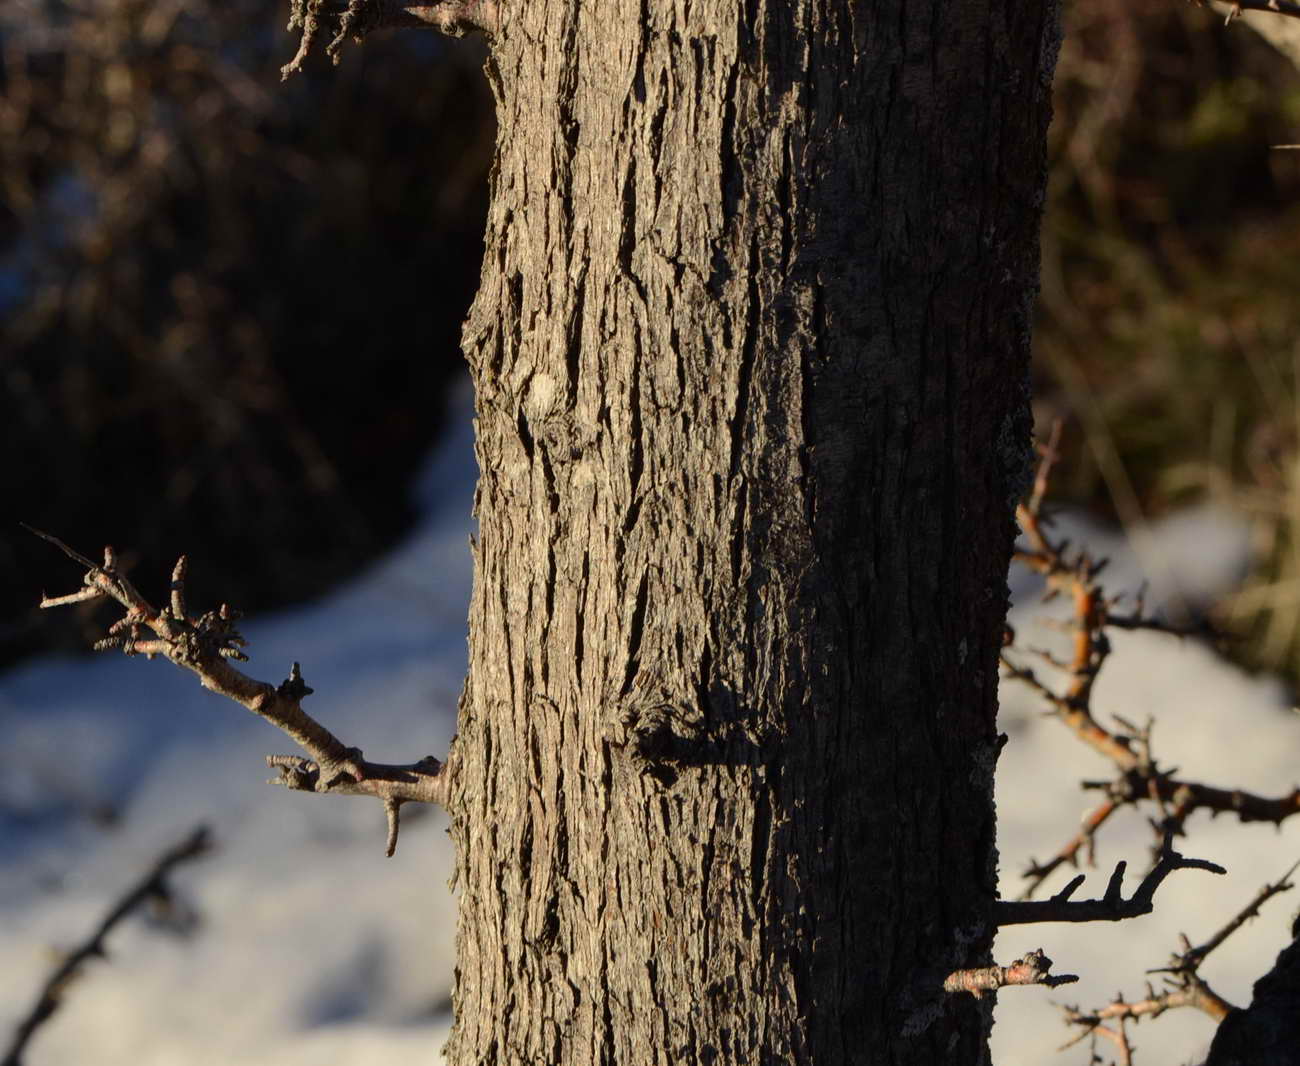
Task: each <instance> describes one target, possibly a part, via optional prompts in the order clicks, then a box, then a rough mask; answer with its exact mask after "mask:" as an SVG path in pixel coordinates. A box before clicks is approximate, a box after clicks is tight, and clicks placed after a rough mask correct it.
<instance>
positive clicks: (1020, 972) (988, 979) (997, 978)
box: [943, 948, 1079, 999]
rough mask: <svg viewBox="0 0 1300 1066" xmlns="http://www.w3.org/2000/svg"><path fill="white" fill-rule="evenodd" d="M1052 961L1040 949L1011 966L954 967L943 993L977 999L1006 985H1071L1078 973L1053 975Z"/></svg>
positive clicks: (944, 984) (1052, 986)
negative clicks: (959, 994)
mask: <svg viewBox="0 0 1300 1066" xmlns="http://www.w3.org/2000/svg"><path fill="white" fill-rule="evenodd" d="M1051 968H1052V960H1051V959H1049V958H1048V957H1047V956H1046V955H1044V954H1043V949H1042V948H1039V949H1038V950H1037V951H1031V952H1029V954H1027V955H1025V956H1024V958H1020V959H1017V960H1016V961H1015V962H1013V963H1012V964H1011V965H1010V966H981V967H978V968H977V969H973V970H955V971H954V972H953V973H950V974H949V975H948V976H947V977H946V978H944V982H943V990H944V991H945V992H969V993H970V994H971V995H973V996H974V997H975V998H976V999H979V998H980V997H981V996H983V995H984V993H985V992H995V991H997V989H999V988H1006V987H1007V986H1009V985H1046V986H1047V987H1048V988H1055V987H1056V986H1057V985H1068V984H1073V983H1074V982H1075V981H1077V980H1078V979H1079V976H1078V974H1072V973H1062V974H1052V973H1050V972H1049V971H1050V970H1051Z"/></svg>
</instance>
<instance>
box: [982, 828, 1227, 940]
mask: <svg viewBox="0 0 1300 1066" xmlns="http://www.w3.org/2000/svg"><path fill="white" fill-rule="evenodd" d="M1126 866H1127V864H1126V863H1124V862H1118V863H1116V864H1115V870H1114V872H1113V873H1112V874H1111V875H1110V881H1109V882H1108V883H1107V885H1106V893H1105V895H1103V896H1102V897H1101V899H1083V900H1072V899H1070V897H1071V896H1072V895H1074V893H1075V890H1076V889H1078V887H1079V886H1080V885H1082V884H1083V882H1084V881H1085V880H1086V878H1085V876H1084V875H1083V874H1079V875H1078V876H1077V877H1075V878H1074V879H1073V880H1072V881H1070V883H1069V884H1068V885H1066V886H1065V887H1064V888H1063V889H1061V891H1060V892H1058V893H1057V894H1056V895H1054V896H1052V897H1051V899H1041V900H1038V899H1031V900H1005V899H1000V900H995V901H994V903H993V920H994V921H995V922H996V923H997V924H998V925H999V926H1005V925H1021V924H1024V923H1026V922H1118V921H1122V920H1123V919H1125V918H1137V917H1140V916H1141V915H1143V914H1150V913H1151V911H1152V910H1154V908H1155V904H1154V903H1153V899H1154V897H1155V894H1156V889H1158V888H1159V887H1160V885H1161V883H1162V882H1163V881H1164V879H1165V878H1166V877H1168V876H1169V875H1170V874H1171V873H1173V872H1174V871H1175V870H1209V871H1210V873H1215V874H1224V873H1227V872H1228V871H1227V870H1225V869H1224V868H1223V867H1222V866H1220V865H1218V864H1217V863H1213V862H1207V861H1206V860H1205V859H1188V858H1184V857H1183V856H1182V855H1179V854H1178V852H1176V851H1174V850H1173V848H1172V847H1170V840H1169V838H1166V840H1165V844H1164V847H1163V848H1162V849H1161V852H1160V859H1159V861H1158V862H1157V863H1156V864H1155V866H1154V867H1153V868H1152V869H1151V872H1150V873H1148V874H1147V875H1146V877H1144V878H1143V879H1142V883H1141V884H1139V885H1138V887H1137V888H1136V889H1135V890H1134V892H1133V895H1132V896H1130V897H1129V898H1128V899H1125V898H1124V894H1123V885H1124V870H1125V868H1126Z"/></svg>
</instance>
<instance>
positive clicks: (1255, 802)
mask: <svg viewBox="0 0 1300 1066" xmlns="http://www.w3.org/2000/svg"><path fill="white" fill-rule="evenodd" d="M1059 440H1060V427H1059V425H1057V426H1055V427H1053V430H1052V435H1051V436H1050V437H1049V439H1048V441H1047V442H1046V443H1045V444H1044V445H1043V446H1041V448H1040V452H1041V455H1042V460H1041V462H1040V464H1039V467H1038V472H1037V475H1036V477H1035V480H1034V487H1033V490H1032V492H1031V494H1030V496H1029V498H1028V499H1027V500H1026V501H1025V502H1024V503H1022V504H1021V505H1020V507H1019V508H1018V510H1017V518H1018V520H1019V522H1020V527H1021V529H1022V530H1023V531H1024V534H1025V540H1026V542H1027V543H1026V546H1025V547H1022V548H1018V549H1017V550H1016V552H1015V555H1014V558H1015V559H1016V561H1018V562H1019V563H1021V564H1022V565H1024V566H1027V567H1028V568H1029V569H1031V570H1033V571H1035V572H1036V573H1038V574H1041V575H1042V576H1043V578H1044V580H1045V582H1046V591H1045V594H1044V599H1047V600H1050V599H1053V598H1055V597H1057V596H1068V597H1070V601H1071V604H1072V607H1073V611H1072V614H1073V620H1072V624H1071V628H1072V632H1073V639H1072V653H1071V655H1070V658H1069V659H1068V660H1067V661H1062V660H1059V659H1057V658H1055V657H1054V656H1052V655H1050V654H1049V653H1047V652H1042V651H1038V652H1031V654H1034V655H1036V657H1037V658H1038V659H1040V660H1042V661H1043V662H1045V663H1046V664H1047V666H1048V668H1049V669H1051V670H1055V671H1058V672H1060V673H1062V674H1063V675H1064V677H1065V683H1064V686H1063V687H1061V688H1060V689H1059V690H1058V688H1056V687H1054V685H1052V684H1048V683H1047V682H1046V681H1044V680H1042V678H1041V677H1040V676H1039V675H1038V673H1036V672H1035V671H1034V670H1033V669H1031V668H1029V667H1028V666H1026V665H1024V664H1023V662H1021V661H1018V659H1019V658H1020V656H1023V655H1024V654H1025V652H1023V651H1022V652H1020V653H1019V654H1017V651H1016V649H1015V648H1014V647H1013V648H1008V649H1007V650H1006V651H1004V652H1003V655H1002V665H1003V668H1004V670H1005V672H1006V675H1007V676H1008V677H1010V678H1012V679H1014V680H1017V681H1020V682H1021V683H1023V684H1025V685H1028V686H1029V687H1030V688H1032V689H1033V690H1034V691H1035V692H1037V693H1038V695H1039V696H1040V697H1041V698H1042V700H1043V702H1044V703H1045V704H1046V705H1047V708H1048V713H1049V714H1050V715H1051V716H1053V717H1055V718H1058V719H1059V720H1060V721H1061V722H1062V723H1063V724H1064V725H1065V726H1066V727H1067V728H1069V729H1070V730H1071V731H1072V732H1073V733H1074V734H1075V735H1076V736H1077V737H1078V738H1079V739H1080V740H1081V741H1083V742H1084V743H1085V744H1087V745H1088V746H1089V747H1091V748H1092V749H1093V750H1094V751H1096V752H1098V753H1099V754H1101V755H1104V756H1106V758H1108V759H1109V760H1110V761H1111V762H1112V763H1113V764H1114V765H1115V768H1116V770H1117V771H1118V776H1117V777H1116V778H1115V779H1114V780H1112V781H1100V782H1097V781H1094V782H1085V783H1084V787H1085V788H1092V789H1097V790H1099V791H1101V792H1103V793H1104V796H1105V799H1104V800H1103V802H1102V803H1100V804H1099V805H1097V806H1096V807H1094V808H1093V809H1092V810H1091V811H1089V812H1088V813H1087V814H1086V815H1085V817H1084V822H1083V826H1082V828H1081V829H1080V831H1079V832H1078V833H1076V834H1075V835H1074V836H1073V837H1072V838H1071V839H1070V840H1069V841H1067V842H1066V843H1065V844H1064V845H1063V846H1062V847H1061V848H1060V849H1059V850H1058V851H1057V853H1056V854H1055V855H1054V856H1053V857H1052V858H1051V859H1050V860H1048V861H1047V862H1043V863H1039V862H1036V861H1031V863H1030V865H1029V868H1028V869H1027V870H1026V871H1025V877H1026V878H1027V879H1028V884H1027V885H1026V888H1025V891H1024V893H1023V896H1022V898H1024V899H1028V898H1030V897H1031V896H1032V895H1033V894H1034V892H1035V891H1036V890H1037V889H1038V888H1039V887H1040V886H1041V885H1042V883H1043V882H1044V881H1045V880H1046V879H1047V877H1048V876H1050V875H1051V874H1052V873H1053V872H1054V871H1055V870H1056V869H1057V868H1058V867H1060V866H1061V865H1063V864H1064V863H1070V864H1072V865H1074V866H1078V859H1079V852H1080V851H1081V850H1082V851H1084V853H1085V855H1086V858H1087V860H1088V862H1089V864H1090V865H1091V863H1092V859H1093V849H1094V843H1095V839H1096V834H1097V832H1098V831H1099V830H1100V829H1101V827H1102V826H1103V825H1104V824H1105V823H1106V821H1107V820H1108V819H1109V818H1110V817H1111V815H1112V814H1114V813H1115V812H1116V811H1117V810H1119V809H1120V808H1121V807H1125V806H1137V805H1138V804H1140V803H1143V802H1150V803H1153V804H1155V805H1156V807H1157V809H1158V811H1159V812H1160V817H1159V819H1156V820H1153V822H1152V825H1153V827H1154V829H1155V831H1156V834H1157V837H1158V838H1163V837H1164V836H1165V835H1166V833H1168V832H1172V833H1174V834H1175V835H1178V834H1181V833H1182V832H1183V830H1184V827H1185V824H1186V822H1187V819H1188V817H1189V816H1190V815H1191V814H1192V813H1193V812H1195V811H1197V810H1208V811H1210V812H1211V813H1212V814H1220V813H1232V814H1236V815H1237V817H1238V818H1239V819H1240V820H1241V821H1243V822H1252V821H1268V822H1273V823H1274V824H1278V823H1281V822H1282V821H1283V820H1284V819H1286V818H1288V817H1290V816H1291V815H1293V814H1296V813H1300V788H1296V789H1292V791H1291V792H1290V793H1288V794H1286V795H1283V796H1278V797H1267V796H1259V795H1255V794H1253V793H1250V792H1245V791H1242V790H1240V789H1223V788H1214V787H1211V786H1209V785H1204V784H1201V783H1199V782H1195V781H1186V780H1182V779H1179V778H1177V777H1175V771H1173V770H1166V769H1164V768H1162V767H1160V766H1159V765H1158V764H1157V762H1156V760H1155V758H1154V756H1153V754H1152V747H1151V732H1152V725H1151V723H1150V722H1148V723H1147V724H1146V725H1145V726H1142V727H1139V726H1136V725H1134V724H1132V723H1130V722H1126V721H1124V720H1123V719H1121V718H1116V722H1117V723H1118V724H1119V726H1120V731H1114V730H1110V729H1107V728H1106V727H1105V726H1103V725H1102V724H1101V723H1100V722H1098V721H1097V719H1096V718H1095V717H1094V715H1093V710H1092V694H1093V688H1094V685H1095V683H1096V680H1097V677H1098V675H1099V674H1100V672H1101V669H1102V667H1103V666H1104V665H1105V663H1106V660H1107V658H1108V657H1109V656H1110V653H1111V650H1112V646H1111V642H1110V637H1109V635H1108V630H1110V629H1125V630H1138V629H1145V630H1151V631H1154V632H1158V633H1166V634H1170V635H1174V636H1180V637H1181V636H1190V635H1198V634H1199V635H1207V634H1208V630H1207V627H1205V626H1187V625H1176V624H1173V623H1170V622H1167V621H1164V620H1161V619H1158V618H1155V617H1152V616H1150V615H1148V614H1147V613H1146V610H1145V603H1144V598H1143V596H1142V595H1141V594H1139V596H1138V597H1137V599H1136V603H1135V605H1134V607H1133V609H1132V610H1131V611H1129V612H1126V613H1121V612H1120V611H1119V610H1117V608H1118V606H1119V598H1109V597H1107V595H1106V593H1105V590H1104V589H1103V588H1102V586H1101V584H1100V582H1099V580H1098V577H1099V575H1100V574H1101V573H1102V571H1103V570H1104V569H1105V566H1106V560H1104V559H1102V560H1093V559H1092V558H1091V557H1090V556H1089V555H1088V554H1087V552H1085V551H1082V550H1080V551H1073V552H1072V551H1071V550H1070V545H1069V542H1068V541H1064V540H1054V539H1053V538H1052V537H1050V536H1049V535H1048V532H1047V526H1048V521H1047V519H1046V517H1045V516H1044V514H1043V511H1042V505H1043V500H1044V497H1045V496H1046V493H1047V490H1048V485H1049V482H1050V478H1051V472H1052V467H1053V465H1054V463H1055V462H1056V460H1057V458H1058V457H1059V456H1058V444H1059ZM1013 637H1014V634H1013Z"/></svg>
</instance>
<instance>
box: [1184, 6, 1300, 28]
mask: <svg viewBox="0 0 1300 1066" xmlns="http://www.w3.org/2000/svg"><path fill="white" fill-rule="evenodd" d="M1197 6H1198V7H1204V6H1205V0H1197ZM1223 6H1224V7H1226V8H1227V9H1228V13H1227V15H1226V16H1225V17H1224V20H1223V21H1224V24H1225V25H1226V24H1227V23H1229V22H1231V21H1232V20H1233V19H1238V18H1241V13H1242V12H1243V11H1268V12H1271V13H1272V14H1274V15H1286V16H1288V17H1289V18H1293V19H1294V18H1300V4H1297V3H1293V2H1292V0H1226V2H1225V3H1224V4H1223Z"/></svg>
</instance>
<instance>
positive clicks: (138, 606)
mask: <svg viewBox="0 0 1300 1066" xmlns="http://www.w3.org/2000/svg"><path fill="white" fill-rule="evenodd" d="M25 528H26V529H29V530H31V532H33V533H35V534H36V535H37V536H38V537H41V538H42V539H44V540H47V541H49V542H50V543H51V544H53V545H54V546H55V547H57V548H59V549H60V550H61V551H62V552H63V553H64V554H65V555H67V556H68V557H69V558H70V559H73V560H75V561H76V562H78V563H80V564H81V565H82V566H83V567H85V570H86V573H85V576H84V578H83V584H84V587H83V588H81V589H79V590H78V591H76V592H73V593H69V594H68V595H66V596H46V597H43V598H42V599H41V606H42V607H60V606H64V605H66V604H71V603H82V602H85V601H87V600H94V599H100V598H103V597H108V598H110V599H113V600H116V601H117V602H118V603H119V604H120V605H121V606H122V607H123V608H125V610H126V614H125V615H124V616H123V617H122V618H120V619H119V620H118V621H117V622H115V623H114V624H113V625H112V626H111V627H110V628H109V631H108V632H109V635H108V636H107V637H105V638H104V639H103V640H100V641H97V642H96V643H95V649H96V650H97V651H103V650H106V649H108V648H121V649H122V651H123V652H125V653H126V654H127V655H145V656H147V657H149V658H150V659H152V658H153V657H154V656H155V655H161V656H162V657H163V658H165V659H169V660H171V661H172V662H173V663H175V664H176V665H177V666H180V667H183V668H184V669H186V670H189V671H190V672H191V673H193V674H195V675H197V676H198V679H199V682H200V684H202V685H203V687H204V688H206V689H210V690H211V691H213V692H216V693H218V694H219V695H222V696H225V697H227V698H229V699H232V700H234V701H235V702H236V703H239V704H242V705H243V706H244V707H247V708H248V709H249V710H250V711H252V712H253V713H254V714H256V715H258V716H259V717H262V718H265V719H266V720H267V721H268V722H270V723H271V724H272V725H274V726H276V727H277V728H279V729H281V730H282V731H283V732H284V733H285V734H287V735H288V736H289V737H290V738H291V739H292V740H293V741H294V742H295V743H297V744H298V745H299V746H300V747H301V748H302V749H303V750H304V751H305V752H307V756H308V757H307V758H302V757H299V756H293V755H270V756H268V757H267V764H268V765H269V766H270V767H271V768H272V769H275V770H277V771H279V776H278V777H276V778H274V779H273V780H272V782H271V783H272V784H277V785H283V786H284V787H286V788H291V789H294V790H296V791H301V792H317V793H334V794H336V795H345V796H371V797H374V798H375V799H377V800H379V801H380V802H381V803H382V804H383V806H384V814H385V817H386V819H387V822H388V839H387V852H388V854H389V855H392V854H393V851H394V849H395V848H396V847H397V831H398V812H399V811H400V810H401V806H402V804H404V803H437V804H441V805H443V806H445V805H446V802H447V794H448V789H449V778H448V774H447V769H446V767H445V765H444V764H443V763H441V762H439V761H438V760H437V759H435V758H433V757H432V756H429V757H426V758H423V759H420V760H419V761H418V762H414V763H409V764H402V765H393V764H390V763H375V762H370V761H369V760H367V759H365V758H364V757H363V756H362V754H361V751H360V749H359V748H353V747H349V746H348V745H346V744H344V743H343V741H341V740H339V739H338V737H336V736H335V735H334V734H333V733H331V732H330V731H329V730H328V729H326V728H325V727H324V726H323V725H321V724H320V723H319V722H317V721H316V720H315V719H314V718H312V716H311V715H309V714H308V713H307V712H306V711H304V710H303V708H302V701H303V699H305V698H306V697H307V696H309V695H311V692H312V690H311V689H310V688H309V687H308V686H307V683H306V682H305V681H304V680H303V677H302V672H301V670H300V669H299V666H298V664H297V663H294V664H293V666H292V668H291V669H290V671H289V676H288V677H287V678H286V679H285V680H284V681H282V682H281V683H280V684H279V685H270V684H268V683H267V682H265V681H258V680H256V679H254V678H251V677H249V676H248V675H247V674H245V673H243V671H241V670H239V669H237V668H236V667H235V666H233V665H232V663H231V660H237V661H239V662H246V661H247V660H248V656H246V655H245V654H244V653H243V651H242V649H243V647H244V646H245V641H244V638H243V637H242V636H241V635H240V633H239V631H238V630H237V629H236V628H235V623H236V622H237V621H238V620H239V612H238V611H235V610H233V609H231V608H230V607H229V606H228V605H227V604H222V605H221V607H220V609H219V610H216V611H208V612H206V613H204V614H202V615H199V616H197V617H194V616H191V615H190V614H189V611H188V608H187V606H186V603H185V574H186V569H187V564H186V559H185V556H181V557H180V559H179V560H177V562H176V566H175V568H174V569H173V571H172V582H171V596H170V602H169V604H168V605H167V607H165V608H163V609H162V610H158V609H157V608H155V607H154V606H153V605H152V604H150V603H149V602H148V601H147V600H146V599H145V598H144V597H143V596H142V595H140V593H139V592H138V591H137V590H136V588H135V586H134V585H132V584H131V582H130V581H128V580H127V578H126V577H125V575H123V574H122V572H121V571H120V570H119V569H118V567H117V556H116V554H115V553H114V552H113V549H112V548H105V549H104V561H103V563H102V564H96V563H94V562H92V561H91V560H90V559H87V558H86V557H85V556H84V555H81V554H80V553H78V552H76V551H73V550H72V549H71V548H69V547H68V546H67V545H66V544H64V543H63V541H61V540H59V539H58V538H57V537H52V536H50V535H49V534H48V533H42V532H41V531H40V530H38V529H32V528H31V526H25Z"/></svg>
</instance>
